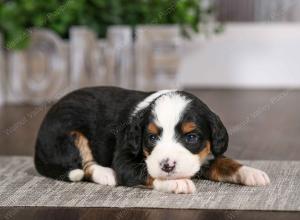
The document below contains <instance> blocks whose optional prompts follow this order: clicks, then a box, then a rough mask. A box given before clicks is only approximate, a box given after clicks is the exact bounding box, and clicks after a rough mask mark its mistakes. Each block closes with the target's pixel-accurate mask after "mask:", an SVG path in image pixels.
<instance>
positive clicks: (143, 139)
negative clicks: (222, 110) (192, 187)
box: [130, 92, 228, 179]
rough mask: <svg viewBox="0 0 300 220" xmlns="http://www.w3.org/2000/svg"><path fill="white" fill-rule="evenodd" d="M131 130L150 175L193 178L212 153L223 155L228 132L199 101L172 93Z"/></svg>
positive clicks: (190, 96) (135, 146)
mask: <svg viewBox="0 0 300 220" xmlns="http://www.w3.org/2000/svg"><path fill="white" fill-rule="evenodd" d="M140 116H141V117H138V118H139V119H137V118H136V119H135V125H134V126H133V127H132V130H131V132H130V133H131V145H132V146H133V147H134V149H135V150H136V151H137V152H142V153H143V154H144V157H145V162H146V165H147V170H148V173H149V174H150V176H152V177H153V178H159V179H178V178H190V177H192V176H194V175H195V174H196V173H197V172H198V171H199V170H200V167H201V165H202V164H203V162H204V161H205V160H206V159H207V157H208V156H209V155H211V154H213V155H220V154H223V153H224V152H225V151H226V149H227V145H228V135H227V131H226V129H225V127H224V125H223V124H222V122H221V121H220V119H219V117H218V116H217V115H215V114H214V113H213V112H211V111H210V110H209V108H208V107H207V106H206V105H205V104H204V103H202V102H201V101H200V100H199V99H198V98H196V97H195V96H193V95H190V94H188V93H184V92H170V93H167V94H164V95H162V96H160V97H158V98H157V99H155V100H154V101H153V102H152V103H151V104H150V105H149V107H148V110H144V111H143V113H142V114H140Z"/></svg>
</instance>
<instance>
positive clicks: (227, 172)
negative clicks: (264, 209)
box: [201, 157, 270, 186]
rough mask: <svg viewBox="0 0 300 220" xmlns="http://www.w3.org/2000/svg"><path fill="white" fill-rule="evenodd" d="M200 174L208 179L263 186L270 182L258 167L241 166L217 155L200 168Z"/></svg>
mask: <svg viewBox="0 0 300 220" xmlns="http://www.w3.org/2000/svg"><path fill="white" fill-rule="evenodd" d="M201 171H202V176H204V177H205V178H207V179H209V180H213V181H219V182H229V183H237V184H243V185H247V186H265V185H268V184H269V183H270V179H269V177H268V175H267V174H266V173H265V172H263V171H261V170H258V169H255V168H252V167H248V166H243V165H242V164H240V163H238V162H237V161H234V160H232V159H230V158H226V157H217V158H215V159H213V160H211V161H209V162H208V164H207V165H205V166H203V168H202V169H201Z"/></svg>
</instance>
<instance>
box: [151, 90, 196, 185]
mask: <svg viewBox="0 0 300 220" xmlns="http://www.w3.org/2000/svg"><path fill="white" fill-rule="evenodd" d="M190 101H191V100H188V99H187V98H186V97H184V96H182V95H180V94H178V93H175V92H174V93H169V94H166V95H163V96H162V97H160V98H158V99H157V100H156V101H155V103H154V107H153V110H152V113H153V115H154V116H155V121H154V123H155V124H156V125H157V126H159V127H161V128H162V135H161V137H160V139H159V140H158V141H157V142H156V145H155V147H154V149H153V151H152V152H151V154H150V155H149V156H148V157H147V159H146V164H147V169H148V172H149V174H150V175H151V176H152V177H153V178H162V179H164V178H166V179H178V178H184V177H191V176H193V175H194V174H196V172H197V171H198V170H199V169H200V165H201V162H200V159H199V156H198V155H195V154H192V153H191V152H190V151H189V150H188V149H186V148H185V147H184V146H183V145H182V144H181V143H180V142H178V141H177V140H176V130H175V129H176V126H177V124H178V123H179V121H180V119H181V116H182V115H183V113H184V111H185V109H186V108H187V107H188V104H189V102H190ZM165 160H169V161H170V162H171V163H173V162H175V163H176V165H175V168H174V170H172V171H171V172H169V173H168V172H164V171H163V170H162V169H161V163H162V161H165Z"/></svg>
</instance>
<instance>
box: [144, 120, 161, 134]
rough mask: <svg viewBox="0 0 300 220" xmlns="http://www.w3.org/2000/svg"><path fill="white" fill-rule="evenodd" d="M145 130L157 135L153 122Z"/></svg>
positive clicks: (156, 128)
mask: <svg viewBox="0 0 300 220" xmlns="http://www.w3.org/2000/svg"><path fill="white" fill-rule="evenodd" d="M147 129H148V132H150V133H151V134H158V133H159V129H158V127H157V126H156V124H154V123H153V122H151V123H150V124H149V125H148V127H147Z"/></svg>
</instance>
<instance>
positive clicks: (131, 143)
mask: <svg viewBox="0 0 300 220" xmlns="http://www.w3.org/2000/svg"><path fill="white" fill-rule="evenodd" d="M143 118H144V117H142V115H141V114H137V115H136V116H134V117H133V118H132V119H131V121H130V123H129V125H128V126H127V131H126V134H125V142H126V143H124V144H127V146H128V147H129V149H130V150H131V152H132V154H133V155H134V156H137V155H139V154H140V153H141V152H142V144H143V141H142V140H143Z"/></svg>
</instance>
